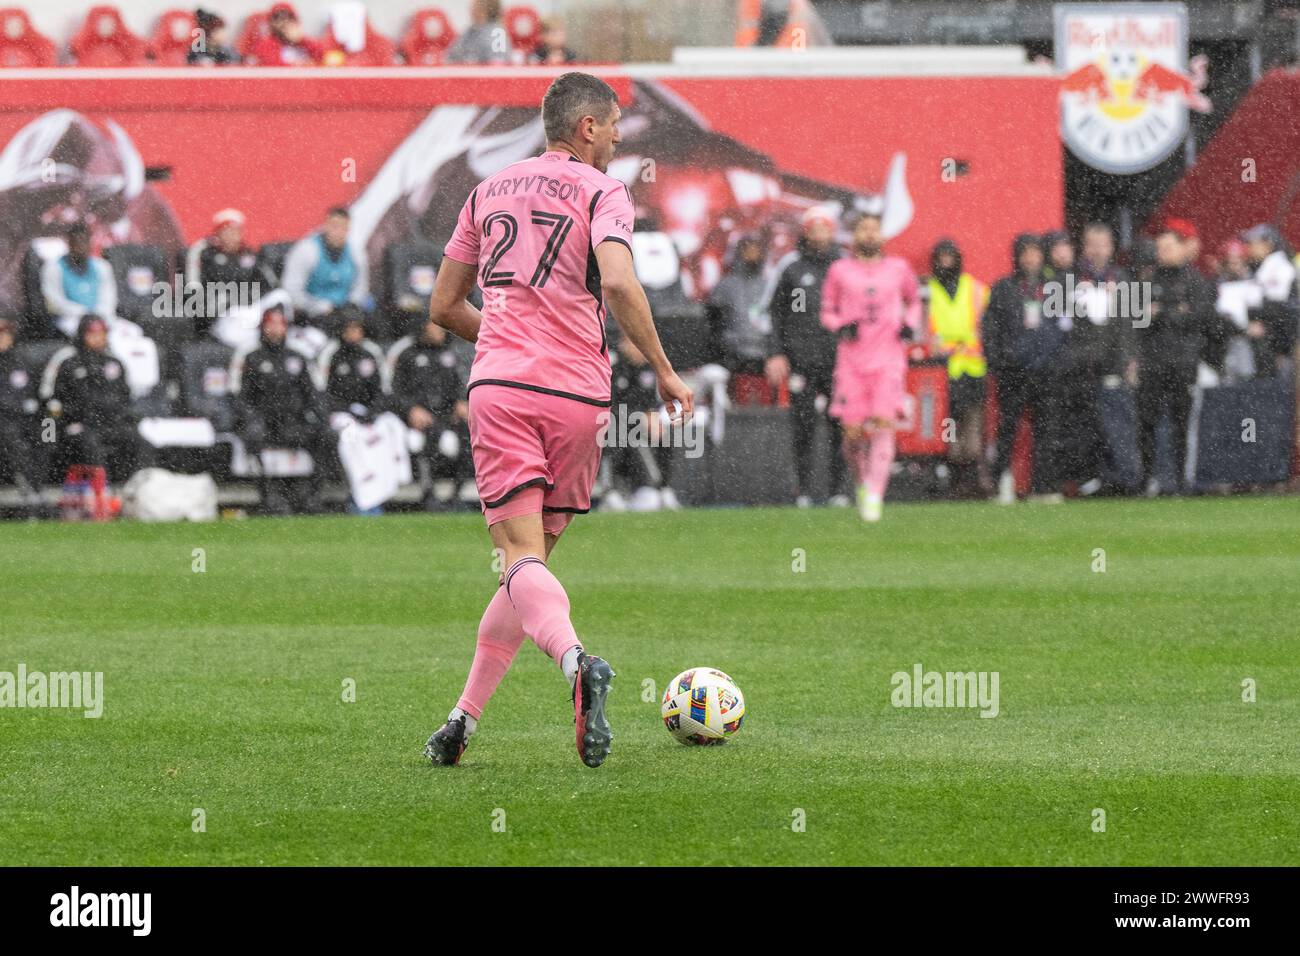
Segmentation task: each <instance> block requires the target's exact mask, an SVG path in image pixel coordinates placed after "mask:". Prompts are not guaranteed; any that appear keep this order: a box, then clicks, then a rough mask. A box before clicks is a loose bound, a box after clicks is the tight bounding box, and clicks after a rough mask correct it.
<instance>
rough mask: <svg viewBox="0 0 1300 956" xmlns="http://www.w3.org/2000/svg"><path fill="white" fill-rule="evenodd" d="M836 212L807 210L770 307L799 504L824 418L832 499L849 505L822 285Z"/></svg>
mask: <svg viewBox="0 0 1300 956" xmlns="http://www.w3.org/2000/svg"><path fill="white" fill-rule="evenodd" d="M837 224H838V223H837V218H836V215H835V212H834V210H832V209H830V208H828V207H826V206H814V207H813V208H812V209H809V210H808V211H807V212H805V213H804V214H803V235H802V236H800V238H799V243H798V246H797V247H796V249H795V251H794V252H793V253H791V256H792V257H793V258H791V259H790V260H789V261H787V262H785V263H784V264H783V266H781V267H780V271H779V272H778V274H777V278H776V284H775V286H773V289H772V295H771V296H770V298H769V299H768V303H767V311H768V316H769V318H770V321H771V324H772V331H771V336H770V339H769V342H770V343H771V352H772V354H771V356H770V357H769V358H768V359H767V362H766V363H765V365H764V372H765V374H766V375H767V378H768V381H770V382H771V383H772V386H773V387H780V386H781V385H782V384H784V383H788V384H789V390H790V416H791V425H792V429H791V431H792V432H793V437H794V471H795V504H796V505H798V506H799V507H801V508H806V507H808V506H809V505H810V504H811V503H812V476H813V451H814V447H815V446H814V442H813V439H814V438H815V436H816V434H817V422H818V420H819V419H821V420H823V421H825V422H826V426H827V428H828V430H829V431H828V433H829V435H830V441H831V445H830V450H831V457H830V490H829V495H830V503H832V504H836V505H847V504H848V503H849V502H848V497H847V495H846V494H845V493H844V479H845V477H846V476H847V474H848V465H847V463H846V462H845V460H844V456H843V455H841V454H840V446H841V444H842V436H841V434H840V423H839V421H838V419H835V418H833V417H831V415H830V399H831V390H832V384H833V380H832V376H833V373H834V371H835V336H834V335H832V334H831V333H830V332H828V331H827V330H826V329H824V328H822V322H821V298H822V284H823V283H824V282H825V281H826V270H828V269H829V268H830V267H831V263H833V262H834V261H835V260H836V259H838V258H839V257H840V248H839V245H838V244H837V243H836V242H835V229H836V226H837Z"/></svg>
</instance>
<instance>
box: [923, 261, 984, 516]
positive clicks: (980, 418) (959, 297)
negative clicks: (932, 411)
mask: <svg viewBox="0 0 1300 956" xmlns="http://www.w3.org/2000/svg"><path fill="white" fill-rule="evenodd" d="M926 289H927V292H928V293H929V295H928V298H929V313H930V320H929V333H930V339H931V341H932V342H933V343H934V344H933V347H932V351H933V352H935V353H937V354H938V355H941V356H946V357H947V359H948V414H949V415H951V416H952V419H953V422H954V423H955V424H956V426H957V435H956V438H957V440H956V441H955V442H953V443H952V444H951V445H950V447H949V450H948V458H949V462H950V463H951V465H952V469H953V488H954V490H955V491H956V493H957V495H958V496H959V497H977V496H986V495H987V494H988V493H989V492H990V491H992V490H993V489H992V485H991V483H990V481H989V475H988V465H987V463H986V462H985V460H984V454H983V452H984V396H985V390H984V377H985V374H986V373H987V371H988V362H987V361H986V360H985V358H984V347H983V345H982V343H981V342H980V321H981V320H982V319H983V317H984V309H985V307H986V306H987V305H988V299H989V290H988V287H987V286H986V285H984V283H982V282H980V281H979V280H978V279H976V278H975V277H974V276H972V275H971V274H970V273H968V272H963V271H962V259H961V249H959V248H958V247H957V243H955V242H953V241H952V240H951V239H940V240H939V241H938V242H937V243H935V246H934V250H933V251H932V252H931V253H930V279H929V281H928V282H927V283H926Z"/></svg>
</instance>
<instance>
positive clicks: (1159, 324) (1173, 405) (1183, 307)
mask: <svg viewBox="0 0 1300 956" xmlns="http://www.w3.org/2000/svg"><path fill="white" fill-rule="evenodd" d="M1221 325H1222V320H1221V319H1219V317H1218V315H1217V314H1216V312H1215V311H1214V292H1213V291H1212V290H1211V288H1210V285H1209V283H1208V282H1207V281H1206V279H1205V278H1204V277H1203V276H1202V275H1201V274H1200V273H1199V272H1198V271H1197V270H1196V269H1194V268H1192V266H1191V264H1190V263H1189V262H1188V255H1187V249H1186V247H1185V246H1184V245H1183V241H1182V238H1181V237H1180V236H1179V235H1178V233H1177V232H1175V231H1174V230H1173V229H1172V228H1170V227H1169V226H1166V227H1165V228H1164V229H1163V230H1162V231H1161V233H1160V234H1159V235H1158V236H1156V268H1155V274H1154V275H1153V276H1152V280H1151V307H1150V324H1149V325H1147V326H1146V327H1145V328H1139V329H1137V330H1135V332H1136V335H1137V341H1138V355H1139V357H1140V363H1141V364H1140V367H1139V370H1138V389H1137V407H1138V450H1139V452H1140V454H1141V456H1142V478H1143V481H1144V482H1145V484H1146V493H1147V495H1148V496H1154V495H1156V494H1159V493H1160V492H1161V491H1162V490H1165V489H1162V487H1161V484H1160V481H1159V478H1158V475H1157V471H1156V429H1157V427H1158V426H1159V424H1160V420H1161V418H1163V417H1164V414H1165V412H1166V410H1167V411H1168V413H1169V417H1170V418H1171V419H1172V424H1173V429H1174V440H1173V445H1174V448H1173V451H1174V483H1175V488H1174V489H1170V490H1177V489H1178V488H1180V487H1181V486H1182V484H1183V481H1184V478H1185V476H1184V465H1185V463H1186V461H1187V423H1188V420H1189V418H1190V415H1191V410H1192V387H1193V386H1194V385H1195V384H1196V368H1197V364H1198V363H1199V362H1200V361H1201V357H1202V354H1203V353H1204V351H1205V348H1206V344H1207V342H1208V341H1209V340H1210V339H1211V338H1213V337H1215V336H1216V335H1217V332H1218V329H1219V327H1220V326H1221Z"/></svg>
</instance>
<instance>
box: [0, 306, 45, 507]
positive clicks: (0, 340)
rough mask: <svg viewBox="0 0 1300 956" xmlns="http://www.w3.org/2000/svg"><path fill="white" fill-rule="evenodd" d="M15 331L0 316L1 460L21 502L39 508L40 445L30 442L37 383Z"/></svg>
mask: <svg viewBox="0 0 1300 956" xmlns="http://www.w3.org/2000/svg"><path fill="white" fill-rule="evenodd" d="M16 334H17V328H16V326H15V324H14V322H13V320H12V319H10V318H8V317H5V316H0V460H2V461H7V462H9V465H10V470H11V471H12V473H13V475H12V479H13V482H14V484H15V485H16V486H17V487H18V490H19V491H20V493H21V494H22V497H23V499H24V504H25V505H27V506H29V507H39V505H40V495H39V493H38V491H37V489H39V488H40V487H41V485H42V484H43V482H42V480H41V475H42V471H43V467H42V465H43V462H42V457H41V455H40V453H39V452H40V446H39V445H38V444H37V443H36V442H35V441H33V438H34V433H33V424H34V417H35V414H36V410H37V408H38V407H39V404H38V402H37V400H36V382H35V381H33V380H32V376H31V374H30V373H29V372H28V371H27V366H26V365H24V364H23V362H22V360H21V357H20V356H19V355H18V353H17V351H16V350H15V349H14V337H15V335H16Z"/></svg>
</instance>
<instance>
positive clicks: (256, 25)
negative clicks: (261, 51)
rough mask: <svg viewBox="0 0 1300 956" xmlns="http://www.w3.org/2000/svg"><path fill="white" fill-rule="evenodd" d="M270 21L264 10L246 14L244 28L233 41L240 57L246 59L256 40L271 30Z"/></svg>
mask: <svg viewBox="0 0 1300 956" xmlns="http://www.w3.org/2000/svg"><path fill="white" fill-rule="evenodd" d="M270 21H271V18H270V16H269V15H268V14H267V13H265V12H263V13H250V14H249V15H248V19H247V20H245V21H244V28H243V30H241V31H240V33H239V39H238V40H237V41H236V42H235V50H236V51H237V52H238V53H239V56H240V59H248V57H249V56H251V55H252V52H253V47H254V46H256V45H257V41H258V40H260V39H262V37H264V36H266V35H267V34H268V33H270V32H271V22H270Z"/></svg>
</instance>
